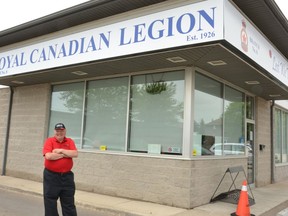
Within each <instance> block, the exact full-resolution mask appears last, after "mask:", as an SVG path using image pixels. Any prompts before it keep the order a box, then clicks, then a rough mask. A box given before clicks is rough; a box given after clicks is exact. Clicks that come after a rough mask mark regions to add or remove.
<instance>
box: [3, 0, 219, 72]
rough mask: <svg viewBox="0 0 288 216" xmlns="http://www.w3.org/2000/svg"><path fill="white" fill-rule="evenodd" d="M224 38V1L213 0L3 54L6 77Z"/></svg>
mask: <svg viewBox="0 0 288 216" xmlns="http://www.w3.org/2000/svg"><path fill="white" fill-rule="evenodd" d="M220 39H223V1H222V0H208V1H204V2H198V3H194V4H190V5H186V6H181V7H178V8H174V9H170V10H166V11H162V12H159V13H154V14H150V15H147V16H142V17H138V18H135V19H131V20H127V21H122V22H118V23H114V24H111V25H107V26H103V27H97V28H95V29H91V30H87V31H83V32H79V33H75V34H71V35H66V36H63V37H60V38H57V39H52V40H47V41H45V42H41V43H37V44H34V45H31V46H26V47H22V48H19V49H14V50H10V51H7V52H2V53H0V77H3V76H11V75H15V74H21V73H26V72H33V71H39V70H43V69H49V68H55V67H61V66H65V65H73V64H78V63H82V62H89V61H95V60H100V59H107V58H111V57H117V56H124V55H131V54H136V53H143V52H147V51H154V50H161V49H166V48H173V47H180V46H185V45H192V44H199V43H204V42H209V41H215V40H220Z"/></svg>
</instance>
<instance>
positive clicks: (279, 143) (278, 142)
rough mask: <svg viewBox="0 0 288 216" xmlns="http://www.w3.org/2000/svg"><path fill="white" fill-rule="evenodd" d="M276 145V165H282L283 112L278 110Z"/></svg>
mask: <svg viewBox="0 0 288 216" xmlns="http://www.w3.org/2000/svg"><path fill="white" fill-rule="evenodd" d="M274 120H275V134H276V136H275V145H274V151H275V156H274V157H275V158H274V159H275V163H281V149H282V127H281V125H282V123H281V122H282V121H281V111H280V110H278V109H276V110H275V116H274Z"/></svg>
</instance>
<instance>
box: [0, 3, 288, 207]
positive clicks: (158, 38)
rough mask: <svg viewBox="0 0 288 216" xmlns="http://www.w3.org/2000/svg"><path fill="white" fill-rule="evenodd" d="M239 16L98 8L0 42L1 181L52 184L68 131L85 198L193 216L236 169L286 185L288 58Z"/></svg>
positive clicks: (218, 11)
mask: <svg viewBox="0 0 288 216" xmlns="http://www.w3.org/2000/svg"><path fill="white" fill-rule="evenodd" d="M133 2H134V1H133ZM239 2H240V3H239ZM239 2H238V1H228V0H207V1H194V0H191V1H181V0H180V1H143V2H142V1H138V2H137V3H135V2H134V3H133V4H132V3H131V2H129V1H121V2H120V1H90V2H88V3H84V4H82V5H79V6H76V7H73V8H70V9H67V10H66V11H64V12H62V13H56V14H53V15H51V17H46V18H43V20H36V21H35V22H32V23H28V24H23V25H21V26H19V27H17V28H16V29H11V30H9V31H6V32H5V31H4V32H2V34H1V32H0V38H1V37H2V38H3V40H2V41H4V42H2V43H3V44H1V47H0V84H1V85H6V86H9V88H3V89H0V100H1V103H0V104H1V105H0V106H1V112H0V121H1V126H0V153H1V154H0V155H1V157H0V165H1V167H0V169H1V170H0V171H1V172H2V175H9V176H14V177H19V178H25V179H30V180H36V181H42V172H43V156H42V146H43V143H44V140H45V139H46V138H47V136H50V135H52V134H53V126H54V125H55V123H57V122H63V123H64V124H65V125H66V127H67V135H68V136H69V137H71V138H73V139H74V141H75V143H76V145H77V148H78V150H79V157H78V158H77V159H75V160H74V162H75V164H74V172H75V174H76V175H75V178H76V179H75V180H76V184H77V188H78V189H80V190H86V191H91V192H95V193H101V194H107V195H112V196H119V197H126V198H132V199H137V200H144V201H149V202H155V203H161V204H165V205H170V206H177V207H183V208H193V207H196V206H199V205H203V204H206V203H209V202H210V199H211V197H212V195H213V193H214V191H215V189H216V187H217V185H218V184H219V182H220V181H221V178H222V177H223V175H224V174H225V172H226V170H227V169H228V168H231V167H239V166H240V167H243V168H244V173H241V174H240V175H239V178H237V181H236V183H237V185H239V186H240V185H241V182H242V180H243V178H247V179H248V182H249V184H250V185H251V186H255V187H261V186H265V185H268V184H271V183H273V182H279V181H283V180H285V179H287V176H288V174H287V169H288V167H287V152H288V150H287V149H288V148H287V139H288V135H287V134H288V133H287V127H288V126H287V125H288V121H287V119H288V117H287V116H288V115H287V114H288V111H287V110H288V106H287V105H286V104H285V102H283V101H282V102H277V101H278V100H287V99H288V87H287V86H288V76H287V73H288V61H287V55H288V53H287V52H285V49H286V50H287V47H281V46H280V45H279V44H277V45H275V43H280V42H279V41H277V42H275V41H273V40H272V39H271V37H272V36H273V35H274V36H275V34H276V33H279V32H275V33H274V34H273V33H272V36H270V35H269V37H268V36H267V34H265V33H263V32H262V31H263V30H262V31H261V30H260V27H261V25H260V24H259V25H258V26H257V25H256V24H255V23H254V22H253V21H252V18H253V17H251V16H250V17H249V10H248V9H245V6H247V5H245V4H244V5H241V1H239ZM252 2H253V3H254V4H255V5H257V4H258V6H259V4H260V5H261V4H265V5H266V9H267V10H269V11H270V12H271V11H274V12H275V10H276V9H275V8H276V6H275V5H274V9H273V8H272V9H271V8H270V7H268V5H267V3H263V2H260V1H256V0H255V1H252ZM242 4H243V3H242ZM278 15H279V16H280V15H281V14H278ZM63 17H64V18H63ZM80 18H81V19H80ZM254 18H255V17H254ZM270 18H271V20H272V21H271V22H272V23H276V21H273V20H274V18H275V17H274V16H272V15H271V16H270ZM255 21H257V20H255ZM277 23H278V22H277ZM278 24H279V23H278ZM286 25H287V23H286ZM45 27H46V28H45ZM29 30H30V31H29ZM31 30H32V31H31ZM279 31H280V30H279ZM284 32H285V31H284ZM9 35H10V37H9ZM287 35H288V34H287V31H286V34H284V35H283V36H285V37H286V38H287ZM269 38H270V39H269ZM4 43H5V44H4ZM286 46H287V45H286ZM233 175H235V173H234V174H233ZM229 184H231V179H230V178H225V180H224V184H223V188H220V191H221V190H222V191H223V192H224V191H225V189H226V190H227V185H229Z"/></svg>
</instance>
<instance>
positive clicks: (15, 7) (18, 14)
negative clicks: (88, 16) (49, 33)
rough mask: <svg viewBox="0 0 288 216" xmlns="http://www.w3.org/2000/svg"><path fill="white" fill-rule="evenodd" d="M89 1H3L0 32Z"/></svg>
mask: <svg viewBox="0 0 288 216" xmlns="http://www.w3.org/2000/svg"><path fill="white" fill-rule="evenodd" d="M87 1H88V0H49V1H48V0H1V12H0V20H1V22H0V31H2V30H5V29H8V28H11V27H14V26H17V25H20V24H23V23H25V22H29V21H31V20H34V19H37V18H40V17H43V16H46V15H49V14H52V13H55V12H57V11H60V10H63V9H66V8H69V7H72V6H75V5H77V4H81V3H83V2H87Z"/></svg>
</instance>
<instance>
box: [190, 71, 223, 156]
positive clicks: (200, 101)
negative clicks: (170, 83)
mask: <svg viewBox="0 0 288 216" xmlns="http://www.w3.org/2000/svg"><path fill="white" fill-rule="evenodd" d="M222 115H223V97H222V84H221V83H219V82H217V81H215V80H213V79H210V78H208V77H206V76H204V75H201V74H199V73H196V76H195V97H194V119H195V120H194V142H193V155H214V153H215V154H220V155H221V154H222V142H223V140H222V133H223V130H222V128H223V125H222V124H223V123H222V122H223V119H222ZM215 143H217V144H215Z"/></svg>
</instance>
